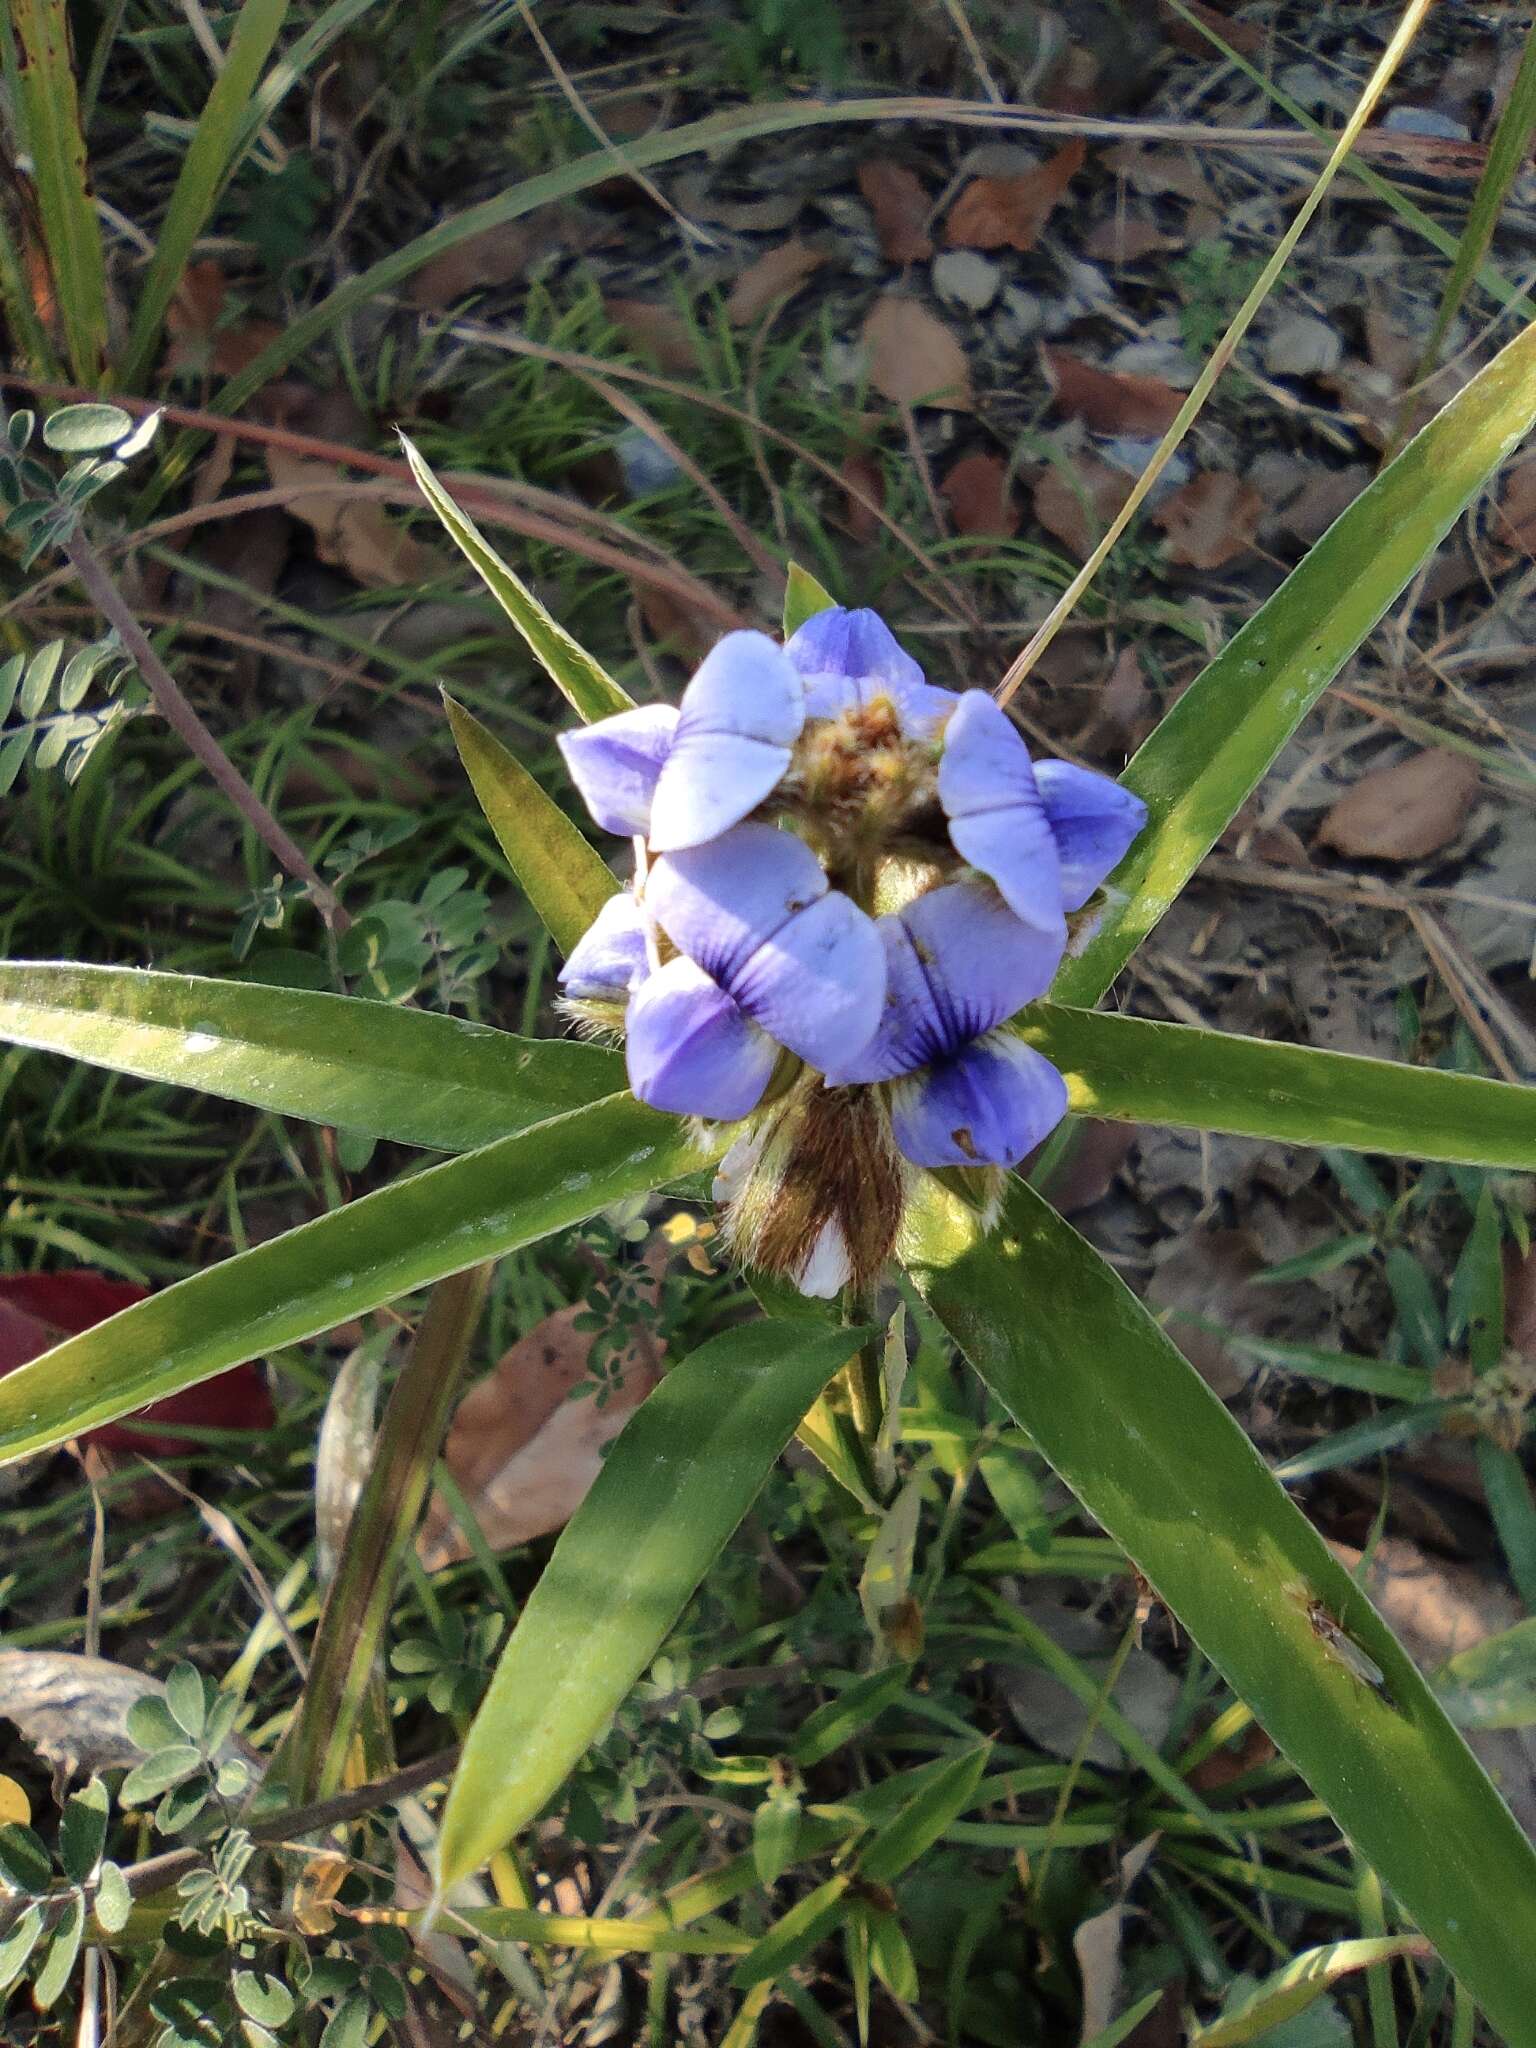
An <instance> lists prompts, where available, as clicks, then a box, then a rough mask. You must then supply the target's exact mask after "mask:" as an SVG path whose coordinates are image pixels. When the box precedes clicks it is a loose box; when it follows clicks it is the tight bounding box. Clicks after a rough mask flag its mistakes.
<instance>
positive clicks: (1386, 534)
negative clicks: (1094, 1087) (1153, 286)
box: [1052, 326, 1536, 1005]
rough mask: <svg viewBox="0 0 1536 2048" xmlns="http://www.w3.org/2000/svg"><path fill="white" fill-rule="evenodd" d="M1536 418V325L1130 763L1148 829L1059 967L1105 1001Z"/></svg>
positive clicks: (1304, 564)
mask: <svg viewBox="0 0 1536 2048" xmlns="http://www.w3.org/2000/svg"><path fill="white" fill-rule="evenodd" d="M1533 423H1536V326H1532V327H1528V328H1526V329H1525V330H1524V331H1523V332H1522V333H1521V334H1519V335H1517V336H1516V338H1515V339H1514V340H1513V341H1512V342H1510V343H1509V345H1508V347H1506V348H1505V349H1503V350H1502V351H1501V352H1500V353H1499V355H1497V356H1496V357H1495V358H1494V360H1493V361H1492V362H1491V363H1489V364H1488V365H1487V366H1486V367H1485V368H1484V369H1483V370H1481V371H1479V373H1478V375H1477V376H1476V377H1474V378H1473V380H1472V382H1471V383H1470V384H1468V385H1467V386H1466V387H1465V389H1464V390H1462V391H1460V392H1458V393H1457V395H1456V397H1455V398H1453V399H1452V400H1451V402H1450V403H1449V405H1447V406H1445V407H1444V408H1443V410H1442V411H1441V412H1440V413H1438V414H1437V415H1436V417H1435V418H1434V419H1433V420H1431V421H1430V422H1429V424H1428V426H1426V427H1425V428H1424V429H1423V430H1422V431H1421V432H1420V433H1419V434H1417V435H1416V436H1415V437H1414V439H1413V440H1412V441H1410V442H1409V444H1408V446H1407V447H1406V448H1405V449H1404V450H1403V452H1402V454H1401V455H1399V456H1398V457H1397V458H1396V460H1395V461H1393V462H1392V463H1390V464H1389V465H1388V466H1387V468H1385V469H1384V470H1383V471H1382V472H1381V474H1380V475H1379V476H1378V477H1377V478H1376V479H1375V481H1374V482H1373V483H1371V484H1370V485H1369V486H1368V487H1367V489H1366V490H1364V491H1362V493H1361V494H1360V496H1359V497H1358V498H1356V500H1355V501H1354V503H1353V504H1352V505H1351V506H1349V508H1348V510H1347V511H1345V512H1343V513H1342V514H1341V515H1340V517H1339V518H1338V519H1336V520H1335V521H1334V523H1333V525H1332V526H1331V527H1329V529H1328V531H1327V532H1326V533H1325V534H1324V535H1323V537H1322V539H1321V540H1320V541H1318V542H1317V544H1316V545H1315V546H1314V547H1313V548H1312V549H1311V550H1310V551H1309V552H1308V554H1307V555H1306V557H1305V559H1304V560H1303V561H1301V562H1300V563H1298V565H1297V566H1296V568H1294V569H1293V570H1292V571H1291V573H1290V575H1289V576H1288V577H1287V578H1286V579H1285V581H1284V583H1282V584H1281V586H1280V588H1279V589H1278V590H1277V591H1276V592H1275V593H1274V595H1273V596H1272V597H1270V598H1269V599H1267V600H1266V602H1265V603H1264V604H1263V605H1261V606H1260V608H1259V609H1258V611H1257V612H1255V613H1254V615H1253V617H1252V618H1251V619H1250V620H1249V621H1248V622H1247V624H1246V625H1245V626H1243V627H1242V628H1241V630H1240V631H1239V632H1238V633H1237V634H1236V635H1235V637H1234V638H1233V639H1232V641H1231V642H1230V643H1229V644H1228V645H1227V646H1226V647H1225V648H1223V650H1222V652H1221V653H1220V654H1218V655H1217V657H1216V659H1215V660H1214V661H1213V662H1211V664H1210V665H1209V666H1208V667H1207V668H1206V669H1205V671H1204V672H1203V674H1201V675H1200V676H1199V678H1198V679H1197V680H1196V681H1195V682H1194V683H1193V684H1192V685H1191V687H1190V688H1189V689H1188V690H1186V691H1185V693H1184V695H1183V696H1182V697H1181V698H1180V699H1179V701H1178V703H1177V704H1175V705H1174V707H1173V709H1172V710H1171V711H1170V712H1169V713H1168V715H1167V716H1166V717H1165V718H1164V719H1163V720H1162V722H1161V724H1160V725H1159V726H1158V728H1157V730H1156V731H1155V732H1154V733H1153V734H1152V736H1151V738H1150V739H1148V740H1147V742H1146V744H1145V745H1144V746H1143V747H1142V748H1141V750H1140V752H1139V753H1138V754H1137V755H1136V757H1135V759H1134V760H1133V761H1132V762H1131V764H1130V766H1129V768H1127V770H1126V772H1125V776H1124V780H1125V783H1126V785H1127V786H1128V787H1129V788H1132V789H1134V790H1136V791H1137V793H1138V794H1139V795H1141V796H1143V797H1145V798H1146V800H1147V806H1148V810H1149V813H1150V818H1149V822H1148V824H1147V827H1146V830H1145V831H1144V832H1143V833H1142V834H1141V836H1140V838H1139V839H1138V840H1137V841H1136V843H1135V845H1134V846H1133V847H1132V848H1131V850H1130V852H1129V853H1128V854H1127V856H1126V858H1125V859H1124V860H1123V861H1122V862H1121V863H1120V866H1119V868H1118V869H1117V870H1116V872H1115V874H1114V875H1113V877H1112V878H1111V892H1110V896H1109V900H1108V907H1107V908H1106V909H1105V911H1104V913H1103V916H1102V917H1101V919H1100V921H1099V925H1098V928H1097V930H1096V931H1095V932H1094V934H1093V936H1092V937H1091V938H1090V939H1089V941H1088V942H1087V944H1086V945H1085V946H1084V947H1083V948H1082V949H1081V951H1080V952H1079V953H1078V954H1077V955H1076V957H1075V958H1072V959H1069V960H1067V961H1066V962H1065V963H1064V965H1063V966H1062V969H1061V972H1060V973H1059V974H1058V975H1057V977H1056V983H1055V987H1054V989H1053V990H1052V993H1053V995H1054V996H1055V997H1056V999H1057V1000H1058V1001H1059V1002H1064V1003H1076V1004H1085V1005H1086V1004H1090V1003H1094V1002H1097V1000H1098V999H1099V997H1100V996H1101V995H1102V994H1103V993H1104V991H1105V989H1107V988H1108V987H1109V985H1110V983H1111V982H1112V981H1113V980H1114V978H1115V976H1116V975H1117V974H1118V973H1119V972H1120V969H1121V968H1122V967H1123V966H1124V965H1125V963H1126V961H1127V960H1128V959H1129V958H1130V956H1131V954H1132V953H1133V952H1134V951H1135V950H1136V947H1137V946H1138V945H1140V943H1141V941H1142V940H1143V939H1144V938H1145V937H1146V936H1147V934H1148V932H1150V931H1151V930H1152V928H1153V926H1154V925H1155V924H1156V923H1157V922H1158V920H1159V918H1161V917H1162V915H1163V913H1164V912H1165V911H1166V910H1167V909H1168V907H1169V905H1170V904H1171V903H1172V902H1173V901H1174V899H1175V898H1176V897H1177V896H1178V894H1179V892H1180V890H1181V889H1182V888H1183V887H1184V885H1185V883H1186V882H1187V881H1188V880H1189V878H1190V876H1191V875H1192V874H1193V873H1194V871H1195V869H1196V868H1197V867H1198V866H1199V864H1200V862H1201V860H1202V859H1203V858H1204V857H1205V855H1206V853H1207V852H1209V850H1210V848H1211V847H1212V845H1213V844H1214V843H1215V841H1216V839H1217V837H1218V836H1219V834H1220V833H1221V832H1222V831H1223V830H1224V829H1225V828H1226V826H1227V824H1228V823H1229V822H1230V820H1231V819H1232V817H1233V816H1234V815H1235V814H1236V812H1237V811H1238V809H1239V808H1240V807H1241V805H1242V804H1243V803H1244V802H1245V801H1246V799H1247V798H1248V796H1249V795H1250V793H1251V792H1252V791H1253V789H1254V788H1255V787H1256V785H1257V784H1258V782H1259V780H1260V779H1261V777H1262V776H1263V775H1264V773H1265V771H1266V770H1267V769H1268V767H1269V765H1270V763H1271V762H1272V761H1273V760H1274V758H1275V756H1276V754H1277V753H1278V752H1279V751H1280V749H1281V747H1283V746H1284V745H1285V743H1286V741H1287V740H1288V739H1289V738H1290V736H1291V734H1292V733H1293V732H1294V731H1295V730H1296V728H1297V727H1298V726H1299V725H1300V724H1301V722H1302V720H1303V719H1304V718H1305V717H1306V715H1307V713H1308V712H1309V711H1310V710H1311V709H1312V707H1313V705H1314V704H1315V703H1316V702H1317V700H1318V698H1319V697H1321V695H1322V693H1323V692H1324V690H1326V689H1327V687H1328V685H1329V683H1331V682H1332V680H1333V678H1334V677H1335V676H1336V675H1337V674H1338V672H1339V670H1340V669H1341V668H1342V667H1343V665H1344V663H1345V662H1346V661H1347V660H1348V659H1349V657H1350V656H1351V655H1352V654H1353V653H1354V652H1355V650H1356V648H1357V647H1359V646H1360V644H1361V642H1362V641H1363V640H1364V639H1365V637H1366V635H1367V634H1368V633H1369V632H1370V631H1371V629H1372V628H1373V627H1374V626H1375V625H1376V623H1377V622H1378V620H1379V619H1380V618H1381V616H1382V614H1383V613H1384V612H1385V611H1386V609H1387V606H1388V605H1389V604H1391V603H1392V601H1393V599H1394V598H1396V597H1397V595H1398V594H1399V592H1400V591H1402V590H1403V589H1404V587H1405V586H1406V585H1407V583H1408V581H1409V579H1410V578H1411V577H1412V576H1413V575H1414V573H1415V572H1416V571H1417V570H1418V569H1419V567H1420V566H1421V565H1422V563H1423V562H1424V561H1425V559H1426V558H1427V557H1428V555H1429V554H1430V552H1431V551H1432V550H1433V549H1434V548H1435V546H1436V545H1437V544H1438V543H1439V542H1440V540H1442V539H1443V538H1444V536H1445V534H1446V533H1447V532H1448V531H1449V529H1450V527H1451V524H1452V522H1453V521H1454V520H1455V519H1456V517H1457V515H1458V514H1459V513H1460V512H1461V511H1462V509H1463V507H1464V506H1465V505H1466V504H1467V503H1468V501H1469V500H1470V499H1471V497H1472V496H1473V494H1474V493H1475V492H1476V491H1477V490H1479V489H1480V488H1481V486H1482V485H1483V484H1484V483H1486V482H1487V480H1488V478H1489V477H1490V476H1491V475H1492V474H1493V473H1494V471H1495V470H1496V469H1497V468H1498V467H1499V465H1500V463H1501V462H1503V461H1504V459H1505V458H1506V457H1507V456H1508V455H1509V454H1510V453H1511V452H1512V451H1513V450H1514V449H1515V448H1516V447H1517V446H1518V445H1519V443H1520V441H1521V440H1522V439H1523V438H1524V436H1525V435H1526V434H1527V433H1528V432H1529V430H1530V428H1531V426H1532V424H1533Z"/></svg>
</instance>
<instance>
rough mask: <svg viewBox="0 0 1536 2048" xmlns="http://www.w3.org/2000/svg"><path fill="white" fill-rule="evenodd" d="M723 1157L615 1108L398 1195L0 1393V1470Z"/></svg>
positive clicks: (267, 1248)
mask: <svg viewBox="0 0 1536 2048" xmlns="http://www.w3.org/2000/svg"><path fill="white" fill-rule="evenodd" d="M721 1149H723V1147H718V1146H717V1147H715V1148H714V1149H713V1150H710V1149H709V1148H703V1149H701V1148H700V1147H699V1146H697V1145H696V1144H695V1143H694V1141H693V1139H692V1138H691V1136H690V1134H689V1131H688V1127H687V1126H686V1125H685V1124H684V1123H683V1122H682V1121H681V1120H680V1119H678V1118H676V1117H669V1116H663V1115H661V1114H660V1113H659V1112H658V1111H656V1110H651V1109H646V1108H644V1107H642V1105H641V1104H640V1103H638V1102H636V1101H635V1100H634V1098H633V1097H632V1096H629V1095H616V1096H610V1097H609V1098H608V1099H607V1100H606V1101H603V1102H599V1103H594V1104H593V1105H592V1106H591V1107H590V1108H587V1109H578V1110H572V1111H571V1112H570V1113H569V1115H566V1116H560V1117H555V1118H553V1119H551V1120H550V1121H549V1122H547V1123H541V1124H536V1125H534V1126H533V1128H532V1129H530V1130H526V1131H520V1132H518V1133H517V1134H516V1136H514V1137H510V1138H503V1139H501V1140H500V1141H499V1142H498V1143H496V1144H494V1145H487V1146H485V1147H483V1148H482V1149H481V1150H480V1151H478V1152H470V1153H467V1154H465V1155H464V1156H463V1157H462V1158H459V1159H449V1160H445V1161H444V1162H443V1163H442V1164H441V1165H438V1166H433V1167H429V1168H428V1169H427V1170H426V1171H425V1172H422V1173H417V1174H414V1175H412V1176H411V1177H410V1178H408V1179H405V1180H401V1181H396V1182H395V1183H394V1184H393V1185H392V1186H390V1187H387V1188H381V1189H379V1191H378V1192H377V1193H376V1194H371V1195H365V1196H363V1197H362V1199H361V1200H359V1201H356V1202H352V1203H349V1204H348V1206H347V1207H346V1208H343V1209H337V1210H335V1211H333V1212H332V1213H331V1214H330V1215H328V1216H322V1217H320V1218H318V1219H317V1220H316V1221H315V1222H313V1223H306V1224H302V1225H301V1226H300V1227H299V1228H298V1229H296V1230H290V1231H288V1232H287V1233H286V1234H285V1235H284V1236H282V1237H275V1238H273V1239H271V1240H270V1242H268V1243H266V1244H262V1245H258V1246H256V1248H255V1249H254V1250H253V1251H248V1252H241V1253H240V1254H238V1255H237V1256H236V1257H234V1258H231V1259H225V1260H224V1261H223V1262H222V1263H221V1264H219V1265H217V1266H210V1267H208V1268H207V1269H206V1270H205V1271H204V1272H201V1273H195V1274H193V1275H192V1277H191V1278H190V1279H188V1280H182V1281H178V1282H177V1284H176V1285H175V1286H174V1287H168V1288H166V1289H165V1290H164V1292H163V1293H160V1294H155V1295H152V1296H151V1297H150V1298H149V1300H147V1301H141V1302H140V1303H138V1305H137V1306H136V1307H134V1308H130V1309H125V1310H124V1311H123V1313H122V1314H121V1315H116V1316H113V1317H112V1318H111V1319H110V1320H109V1321H107V1322H105V1323H99V1324H97V1326H96V1327H95V1328H94V1329H92V1330H87V1331H86V1332H85V1333H84V1334H83V1335H82V1336H79V1337H71V1338H69V1339H68V1340H67V1341H66V1342H65V1343H63V1344H59V1345H56V1346H55V1347H54V1349H53V1350H52V1351H48V1352H44V1353H43V1355H42V1356H41V1357H39V1358H35V1359H33V1360H32V1361H31V1362H30V1363H28V1364H26V1365H24V1366H22V1367H20V1368H19V1370H18V1371H16V1372H13V1373H11V1374H10V1375H9V1376H8V1377H7V1378H5V1379H3V1380H0V1464H3V1463H8V1462H10V1461H11V1460H13V1459H16V1458H24V1457H27V1456H29V1455H31V1454H32V1453H33V1452H35V1451H45V1450H50V1449H52V1447H53V1446H54V1445H55V1444H60V1443H63V1442H64V1441H65V1440H66V1439H67V1438H69V1437H71V1436H75V1435H77V1434H78V1433H79V1432H80V1431H81V1430H83V1429H89V1428H91V1427H93V1426H94V1425H95V1424H96V1423H99V1422H110V1421H111V1420H113V1418H114V1417H116V1416H119V1415H126V1414H129V1413H130V1412H131V1411H132V1410H134V1409H135V1408H142V1407H143V1406H144V1404H145V1403H146V1402H148V1401H154V1400H158V1399H159V1398H160V1397H161V1396H162V1395H164V1394H174V1393H177V1392H178V1391H179V1390H180V1389H181V1388H182V1387H190V1386H193V1385H195V1384H196V1383H197V1382H198V1381H199V1380H205V1379H209V1378H211V1377H212V1376H213V1374H215V1373H219V1372H223V1371H225V1370H226V1369H227V1368H228V1367H229V1366H232V1365H238V1364H239V1363H240V1362H241V1361H242V1360H244V1359H247V1358H256V1357H259V1356H261V1355H262V1354H263V1353H264V1352H268V1351H273V1350H276V1349H278V1348H280V1347H281V1346H283V1345H287V1344H300V1343H303V1342H304V1341H305V1339H306V1338H309V1337H314V1336H318V1335H319V1334H320V1332H321V1331H322V1330H330V1329H334V1328H335V1326H336V1325H337V1324H338V1323H342V1322H346V1321H348V1320H349V1319H350V1318H351V1317H353V1316H360V1315H366V1314H367V1313H368V1312H369V1311H370V1310H371V1309H376V1308H382V1307H383V1306H384V1304H385V1303H386V1302H389V1301H393V1300H395V1299H396V1298H397V1297H398V1296H400V1295H402V1294H407V1293H410V1292H411V1291H412V1290H413V1289H415V1288H418V1287H426V1286H429V1285H430V1284H431V1283H432V1282H433V1281H435V1280H441V1279H444V1278H445V1277H446V1276H447V1275H448V1274H450V1273H458V1272H462V1271H463V1270H464V1269H465V1267H467V1266H474V1265H478V1264H480V1262H481V1261H482V1260H485V1259H494V1258H499V1257H500V1256H501V1255H502V1254H503V1253H505V1252H510V1251H515V1250H516V1249H517V1248H518V1247H519V1246H520V1245H525V1244H531V1243H533V1242H534V1241H535V1240H536V1239H538V1238H541V1237H547V1236H549V1235H550V1233H551V1232H553V1231H556V1230H565V1229H568V1228H569V1227H570V1226H571V1225H572V1224H574V1223H580V1222H581V1221H582V1220H583V1219H584V1218H585V1217H587V1216H590V1215H592V1214H593V1213H594V1212H595V1211H596V1210H598V1209H604V1208H607V1207H608V1206H609V1205H610V1204H611V1203H613V1202H618V1201H622V1200H624V1199H625V1198H626V1197H628V1196H631V1195H638V1194H643V1193H644V1192H645V1191H646V1190H647V1189H648V1188H652V1187H660V1186H663V1185H665V1184H666V1183H667V1182H669V1181H673V1180H678V1179H681V1178H682V1177H683V1176H684V1175H686V1174H690V1173H694V1172H696V1171H698V1170H699V1169H700V1168H701V1167H704V1166H708V1165H709V1164H710V1163H711V1162H712V1160H713V1159H714V1158H715V1157H717V1156H718V1153H719V1151H720V1150H721ZM807 1405H809V1404H807Z"/></svg>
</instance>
